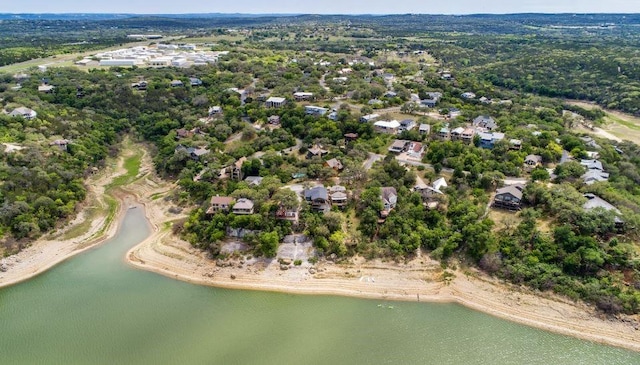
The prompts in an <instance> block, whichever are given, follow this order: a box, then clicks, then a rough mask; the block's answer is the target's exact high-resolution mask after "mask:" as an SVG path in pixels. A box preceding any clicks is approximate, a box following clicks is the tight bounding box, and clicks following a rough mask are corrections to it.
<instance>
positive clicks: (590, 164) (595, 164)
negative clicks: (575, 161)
mask: <svg viewBox="0 0 640 365" xmlns="http://www.w3.org/2000/svg"><path fill="white" fill-rule="evenodd" d="M580 165H582V166H584V167H585V168H586V169H587V170H598V171H604V167H602V162H600V161H598V160H580Z"/></svg>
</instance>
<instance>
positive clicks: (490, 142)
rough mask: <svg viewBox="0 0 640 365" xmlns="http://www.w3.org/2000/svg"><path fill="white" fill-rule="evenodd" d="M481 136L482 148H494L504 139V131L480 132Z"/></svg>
mask: <svg viewBox="0 0 640 365" xmlns="http://www.w3.org/2000/svg"><path fill="white" fill-rule="evenodd" d="M478 135H479V136H480V147H481V148H488V149H491V148H493V147H494V146H495V145H496V143H497V142H499V141H502V140H503V139H504V133H498V132H494V133H484V132H481V133H478Z"/></svg>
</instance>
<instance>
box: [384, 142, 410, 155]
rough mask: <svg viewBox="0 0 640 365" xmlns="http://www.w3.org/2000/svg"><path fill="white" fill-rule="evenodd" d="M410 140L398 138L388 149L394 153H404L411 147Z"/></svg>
mask: <svg viewBox="0 0 640 365" xmlns="http://www.w3.org/2000/svg"><path fill="white" fill-rule="evenodd" d="M409 143H410V141H405V140H404V139H396V140H395V141H393V143H392V144H391V146H389V148H388V151H389V152H393V153H402V152H405V151H406V150H407V148H409Z"/></svg>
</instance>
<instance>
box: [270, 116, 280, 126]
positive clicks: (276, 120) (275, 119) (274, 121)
mask: <svg viewBox="0 0 640 365" xmlns="http://www.w3.org/2000/svg"><path fill="white" fill-rule="evenodd" d="M268 121H269V124H273V125H278V124H280V116H279V115H272V116H270V117H269V119H268Z"/></svg>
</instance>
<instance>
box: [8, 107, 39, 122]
mask: <svg viewBox="0 0 640 365" xmlns="http://www.w3.org/2000/svg"><path fill="white" fill-rule="evenodd" d="M9 115H10V116H12V117H22V118H24V119H27V120H31V119H33V118H35V117H37V116H38V113H36V112H35V110H31V109H29V108H25V107H23V106H21V107H18V108H15V109H13V110H12V111H11V113H9Z"/></svg>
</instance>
